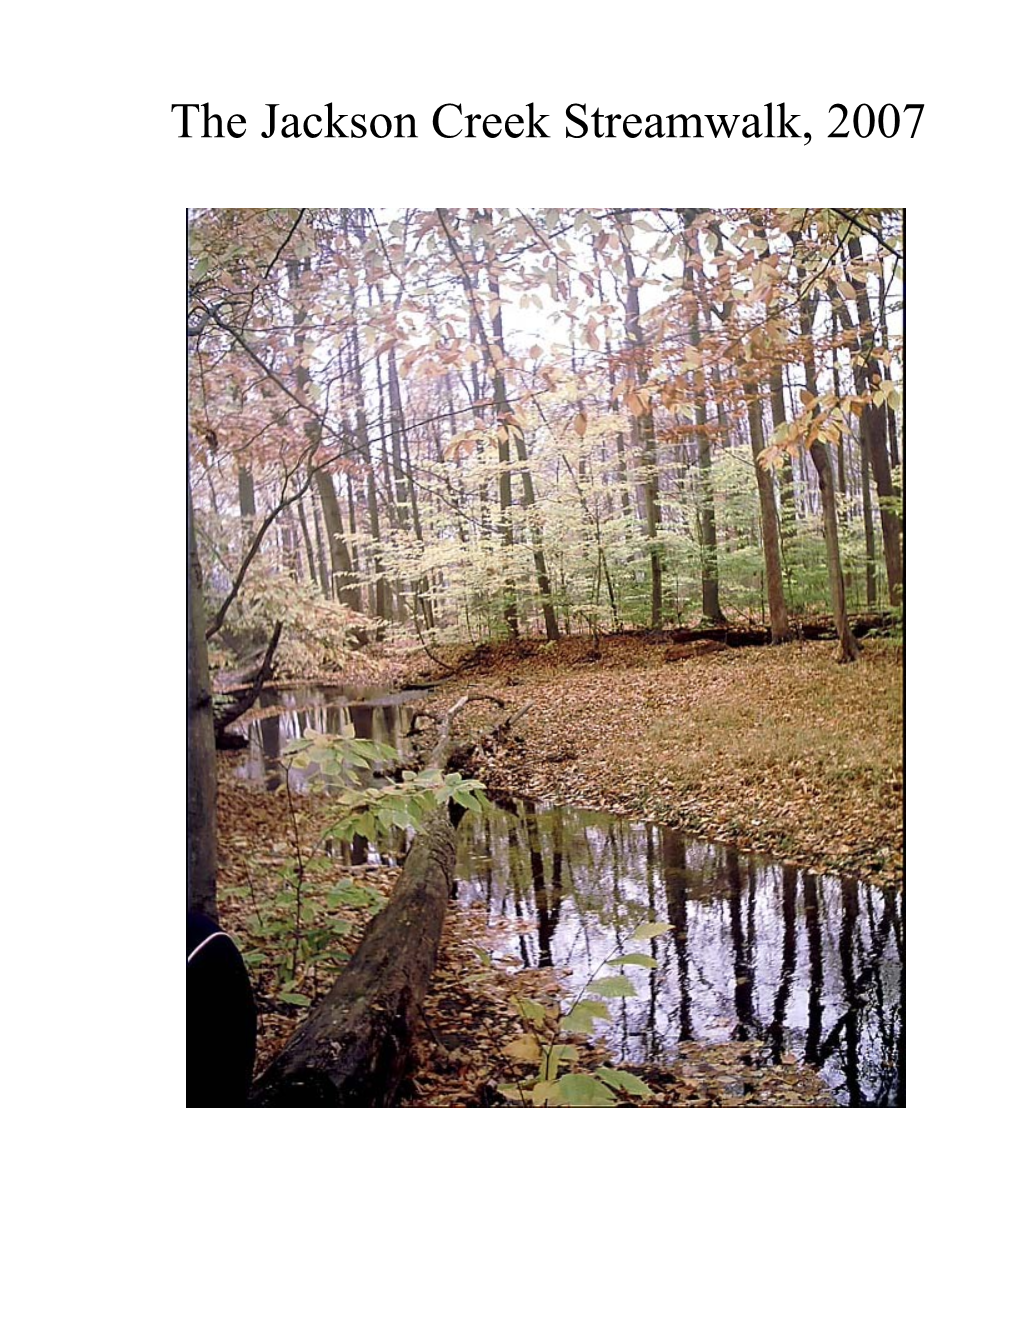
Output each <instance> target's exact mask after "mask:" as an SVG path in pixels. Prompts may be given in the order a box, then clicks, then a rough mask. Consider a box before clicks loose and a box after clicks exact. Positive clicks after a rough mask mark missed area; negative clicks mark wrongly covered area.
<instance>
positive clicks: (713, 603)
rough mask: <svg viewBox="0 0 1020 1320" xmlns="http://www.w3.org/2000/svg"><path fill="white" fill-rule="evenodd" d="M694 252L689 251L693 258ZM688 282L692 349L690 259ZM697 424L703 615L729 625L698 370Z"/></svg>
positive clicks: (694, 310)
mask: <svg viewBox="0 0 1020 1320" xmlns="http://www.w3.org/2000/svg"><path fill="white" fill-rule="evenodd" d="M690 252H691V249H690V248H688V254H689V255H690ZM684 282H685V284H686V285H687V287H688V288H689V289H690V292H691V305H690V313H691V320H690V340H691V347H692V348H695V349H696V348H698V347H700V345H701V325H700V321H699V316H698V303H697V299H696V297H695V296H694V271H693V267H692V266H691V263H690V260H688V261H687V263H686V270H685V273H684ZM692 375H693V382H694V424H695V429H696V431H697V438H698V525H699V527H700V531H701V613H702V616H703V618H705V619H706V620H707V621H708V622H709V623H715V624H725V622H726V616H725V615H724V614H723V612H722V606H721V605H720V604H719V551H718V547H717V540H716V525H715V489H714V486H713V482H712V442H711V440H710V439H709V437H708V407H707V405H706V400H705V373H704V371H703V370H702V369H701V368H700V367H697V368H695V370H694V372H693V373H692Z"/></svg>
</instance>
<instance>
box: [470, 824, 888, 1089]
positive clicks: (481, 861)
mask: <svg viewBox="0 0 1020 1320" xmlns="http://www.w3.org/2000/svg"><path fill="white" fill-rule="evenodd" d="M460 834H461V855H460V863H459V870H458V873H459V876H460V878H461V883H460V889H459V895H460V898H459V901H461V902H464V903H471V902H480V903H482V904H484V905H485V906H486V908H487V909H488V911H489V912H490V914H492V915H493V916H499V915H509V914H511V913H513V914H514V915H515V916H518V917H523V918H525V919H527V920H528V921H529V922H530V923H531V929H530V930H529V931H526V932H525V933H523V934H515V936H514V937H513V941H512V943H510V944H504V948H505V949H506V951H508V952H514V953H516V954H517V955H518V956H519V957H520V958H521V960H522V961H523V962H524V964H525V965H526V966H530V967H534V966H539V967H547V966H556V967H562V968H569V969H570V970H571V971H572V973H573V975H572V978H571V984H572V985H574V986H575V987H580V985H581V984H582V983H583V982H584V981H585V980H587V978H588V977H590V976H591V975H592V974H593V973H594V972H595V971H596V969H597V968H598V967H599V965H600V964H601V963H602V962H603V960H604V959H605V958H611V957H613V956H614V955H615V954H616V953H618V952H620V951H622V949H623V945H624V942H625V940H626V938H627V935H628V934H629V932H630V931H631V930H633V929H634V927H635V926H637V925H639V924H640V923H641V922H642V921H648V920H652V919H654V920H668V921H669V922H670V923H671V924H672V929H671V930H670V931H669V933H668V934H667V935H666V936H663V937H660V938H659V939H657V940H655V941H654V946H653V948H652V952H653V953H654V955H655V957H656V958H657V960H658V963H659V966H658V968H657V969H644V968H639V967H628V968H627V973H628V975H629V976H630V978H631V980H632V981H633V983H634V985H635V987H636V988H637V990H638V993H639V998H638V1000H634V999H630V1000H623V1001H619V1000H617V1001H612V1002H611V1004H610V1008H611V1011H612V1018H611V1020H610V1021H609V1022H607V1023H606V1024H605V1027H604V1031H603V1033H602V1034H603V1035H604V1036H605V1038H606V1040H607V1044H608V1045H609V1046H610V1047H611V1049H612V1050H613V1052H614V1053H615V1054H616V1055H617V1057H619V1058H621V1059H630V1060H632V1061H635V1062H636V1061H639V1060H642V1059H655V1058H659V1059H668V1058H669V1057H670V1054H671V1052H675V1050H676V1047H677V1046H678V1045H679V1043H680V1042H681V1041H685V1040H710V1041H717V1040H727V1039H735V1040H758V1039H760V1040H763V1041H765V1042H766V1043H767V1044H768V1046H769V1050H770V1053H771V1055H772V1057H773V1058H774V1059H775V1060H777V1061H778V1060H780V1059H781V1058H782V1057H783V1056H784V1055H789V1054H792V1055H794V1056H795V1057H796V1058H798V1059H803V1060H805V1061H807V1062H809V1063H811V1064H813V1065H814V1066H816V1067H817V1068H819V1069H820V1071H821V1073H822V1075H823V1077H825V1079H826V1081H828V1083H829V1084H830V1086H832V1088H833V1090H834V1091H835V1094H836V1097H837V1100H838V1101H839V1103H840V1104H844V1105H852V1106H858V1105H870V1106H890V1105H901V1104H903V1103H904V1094H905V1092H904V1083H903V1078H902V1060H903V1056H904V1015H903V967H902V962H903V947H904V938H903V931H904V913H903V900H902V895H901V894H900V893H899V892H898V891H894V890H889V889H882V890H879V889H876V888H874V887H873V886H871V885H867V884H863V883H857V882H854V881H849V880H838V879H834V878H830V877H826V876H817V875H811V874H808V873H807V872H805V871H802V870H800V869H798V868H796V867H793V866H789V865H784V864H782V863H780V862H776V861H772V860H770V859H767V858H762V857H749V856H746V855H742V854H739V853H737V852H735V851H733V849H727V848H720V847H715V846H714V845H712V844H709V843H704V842H701V841H698V840H694V839H689V838H685V837H684V836H683V835H681V834H680V833H679V832H678V831H676V830H672V829H668V828H665V827H660V826H655V825H643V824H635V823H632V822H627V821H623V820H620V819H619V818H618V817H614V816H610V815H606V814H600V813H594V812H584V811H576V810H572V809H568V808H554V807H548V806H543V805H538V806H536V805H534V804H530V803H524V802H517V803H514V804H513V810H512V811H504V810H501V809H499V808H493V810H492V811H491V812H489V813H487V815H486V817H485V818H484V819H482V820H477V819H470V818H467V819H465V820H464V822H463V823H462V825H461V827H460ZM496 938H497V939H498V937H496Z"/></svg>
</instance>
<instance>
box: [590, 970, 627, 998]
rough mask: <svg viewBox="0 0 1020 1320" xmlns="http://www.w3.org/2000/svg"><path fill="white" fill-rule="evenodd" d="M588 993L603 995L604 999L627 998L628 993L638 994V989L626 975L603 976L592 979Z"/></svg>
mask: <svg viewBox="0 0 1020 1320" xmlns="http://www.w3.org/2000/svg"><path fill="white" fill-rule="evenodd" d="M588 993H589V994H593V995H601V996H602V998H603V999H625V998H626V997H627V995H636V994H637V991H636V990H635V989H634V987H633V985H631V983H630V981H628V980H627V978H626V977H625V976H603V977H602V978H601V979H600V980H598V981H592V983H591V985H589V986H588Z"/></svg>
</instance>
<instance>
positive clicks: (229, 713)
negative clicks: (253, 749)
mask: <svg viewBox="0 0 1020 1320" xmlns="http://www.w3.org/2000/svg"><path fill="white" fill-rule="evenodd" d="M282 632H283V624H282V623H278V624H277V625H276V627H275V628H274V629H273V635H272V637H271V638H270V639H269V645H268V647H267V648H266V653H265V655H264V656H263V657H262V663H261V664H260V665H259V667H258V669H257V670H256V672H255V674H254V675H253V676H252V680H251V686H250V687H249V688H248V689H247V691H245V692H242V693H241V694H240V695H239V696H238V697H237V698H235V700H234V701H232V702H231V703H230V705H229V706H226V707H225V708H224V709H223V710H221V711H219V712H217V714H216V715H215V717H214V720H213V727H214V729H215V733H216V746H217V748H218V749H219V750H220V751H230V750H233V749H236V748H237V746H238V745H240V746H242V747H246V746H247V744H248V740H247V738H244V737H243V735H240V734H228V733H227V726H228V725H229V724H233V722H234V721H235V720H237V719H240V717H241V716H242V715H244V714H245V713H246V712H247V711H249V710H251V708H252V706H254V705H255V703H256V701H258V699H259V694H260V693H261V691H262V689H263V687H264V686H265V682H266V679H267V678H268V677H269V675H270V673H271V672H272V668H273V657H274V656H275V655H276V648H277V645H278V644H279V641H280V634H281V633H282ZM238 739H239V740H240V742H238Z"/></svg>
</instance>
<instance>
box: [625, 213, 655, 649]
mask: <svg viewBox="0 0 1020 1320" xmlns="http://www.w3.org/2000/svg"><path fill="white" fill-rule="evenodd" d="M623 220H624V224H628V223H629V221H630V216H629V213H626V212H625V213H624V216H623ZM620 243H621V246H622V248H623V262H624V270H625V271H626V275H627V293H626V301H625V304H624V307H625V312H626V317H625V320H624V332H625V334H626V337H627V348H628V350H629V354H630V358H631V362H630V369H631V371H632V372H633V374H634V378H635V380H636V381H637V384H638V387H639V388H641V387H642V386H644V385H646V384H647V383H648V365H647V363H646V361H645V337H644V330H643V329H642V327H641V299H640V297H639V295H638V286H637V275H636V273H635V271H634V258H633V254H632V253H631V248H630V242H629V240H628V239H627V236H626V233H625V232H624V229H623V227H622V226H621V228H620ZM632 429H633V434H634V438H635V440H636V442H637V449H638V452H639V454H640V455H641V466H642V467H643V469H644V472H643V474H642V484H643V486H644V492H645V535H646V537H647V539H648V560H649V566H650V569H651V578H652V600H651V606H652V611H651V612H652V620H651V622H652V627H653V629H659V628H661V627H662V545H661V543H660V541H659V523H660V522H661V520H662V511H661V508H660V506H659V461H658V455H657V453H656V448H655V418H654V417H653V415H652V404H651V400H650V399H642V406H641V411H640V413H638V414H637V416H636V417H634V420H633V422H632Z"/></svg>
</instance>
